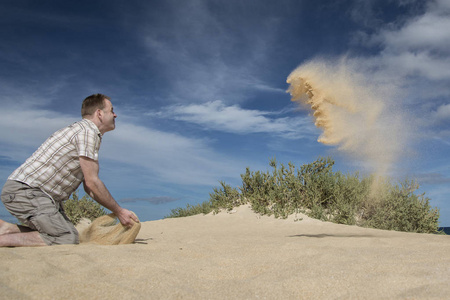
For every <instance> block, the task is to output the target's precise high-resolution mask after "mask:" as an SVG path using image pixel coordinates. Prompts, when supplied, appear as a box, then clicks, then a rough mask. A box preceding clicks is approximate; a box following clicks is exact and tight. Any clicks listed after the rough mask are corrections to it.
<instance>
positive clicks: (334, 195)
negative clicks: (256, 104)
mask: <svg viewBox="0 0 450 300" xmlns="http://www.w3.org/2000/svg"><path fill="white" fill-rule="evenodd" d="M333 165H334V161H333V160H332V159H331V158H319V159H317V160H316V161H315V162H313V163H310V164H306V165H303V166H301V168H300V169H297V168H295V166H294V165H293V164H292V163H289V164H288V166H287V167H286V166H284V165H283V164H280V166H278V164H277V162H276V160H275V159H272V160H271V161H270V166H271V167H272V172H268V171H267V172H261V171H256V172H252V171H250V169H249V168H247V169H246V171H245V173H244V174H241V179H242V186H241V187H239V190H238V189H236V188H232V187H230V186H229V185H227V184H225V183H224V182H220V184H221V188H219V189H218V188H214V189H213V193H210V200H209V201H206V202H203V203H202V204H199V205H196V206H190V205H188V206H187V208H186V209H181V208H178V209H175V210H172V214H171V215H170V216H168V217H181V216H187V215H193V214H199V213H204V214H206V213H209V212H211V211H214V212H218V211H219V210H220V209H228V210H230V209H232V208H233V207H235V206H238V205H241V204H246V203H249V204H251V206H252V209H253V210H254V211H255V212H257V213H259V214H263V215H272V214H273V215H274V216H275V217H281V218H286V217H287V216H288V215H290V214H293V213H296V212H298V211H303V212H305V213H306V214H307V215H309V216H310V217H312V218H316V219H320V220H326V221H331V222H335V223H339V224H348V225H359V226H365V227H372V228H379V229H389V230H399V231H413V232H427V233H435V232H437V230H438V219H439V210H438V209H437V208H431V206H430V205H429V199H428V198H425V197H424V195H416V194H414V191H415V190H417V188H418V186H417V184H416V183H414V182H407V181H406V182H405V183H403V184H401V185H400V186H399V185H394V184H391V183H390V182H389V181H383V180H381V179H379V178H376V177H374V176H371V177H365V178H360V177H359V174H358V173H355V174H347V175H344V174H342V173H340V172H333V170H332V167H333ZM375 187H376V188H375Z"/></svg>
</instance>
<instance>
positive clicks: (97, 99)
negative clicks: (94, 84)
mask: <svg viewBox="0 0 450 300" xmlns="http://www.w3.org/2000/svg"><path fill="white" fill-rule="evenodd" d="M105 99H108V100H111V98H110V97H108V96H106V95H103V94H94V95H90V96H89V97H87V98H86V99H84V100H83V104H81V117H83V118H84V117H86V116H91V115H92V114H94V113H95V111H96V110H97V109H103V108H105Z"/></svg>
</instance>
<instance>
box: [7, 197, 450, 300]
mask: <svg viewBox="0 0 450 300" xmlns="http://www.w3.org/2000/svg"><path fill="white" fill-rule="evenodd" d="M299 217H301V216H297V218H299ZM302 217H303V220H301V221H294V219H295V217H294V216H293V217H291V218H289V219H287V220H280V219H275V218H273V217H266V216H263V217H261V216H258V215H256V214H255V213H253V212H252V211H251V210H250V209H249V208H248V207H247V206H241V207H239V208H237V209H236V212H235V213H233V214H229V213H226V212H223V213H220V214H218V215H207V216H203V215H198V216H193V217H187V218H179V219H166V220H158V221H151V222H143V223H142V227H141V231H140V233H139V235H138V237H137V240H136V243H135V244H131V245H115V246H101V245H76V246H73V245H72V246H53V247H42V248H1V249H0V298H1V299H383V298H384V299H445V298H448V297H449V295H450V287H449V286H448V279H449V278H450V237H449V236H439V235H430V234H414V233H400V232H392V231H383V230H374V229H365V228H359V227H355V226H345V225H337V224H332V223H328V222H321V221H317V220H313V219H309V218H307V217H305V216H302Z"/></svg>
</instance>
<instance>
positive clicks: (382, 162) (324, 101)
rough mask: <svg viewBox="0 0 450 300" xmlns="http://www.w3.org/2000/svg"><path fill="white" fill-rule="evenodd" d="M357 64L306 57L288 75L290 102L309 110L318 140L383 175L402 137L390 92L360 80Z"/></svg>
mask: <svg viewBox="0 0 450 300" xmlns="http://www.w3.org/2000/svg"><path fill="white" fill-rule="evenodd" d="M355 69H356V68H354V67H353V66H351V64H350V63H348V62H346V61H345V60H342V61H340V62H338V63H330V62H326V61H318V60H316V61H310V62H308V63H305V64H303V65H300V66H299V67H298V68H297V69H295V70H294V71H293V72H292V73H291V74H290V75H289V77H288V78H287V83H289V84H290V87H289V89H288V92H289V93H290V94H291V96H292V101H296V102H299V103H300V104H302V105H304V106H307V107H308V108H310V109H312V112H313V117H314V120H315V126H316V127H318V128H320V129H321V130H322V131H323V133H322V134H321V136H320V137H319V139H318V141H319V142H320V143H323V144H326V145H336V146H338V149H339V150H340V151H342V152H344V153H345V154H347V155H349V156H350V158H351V159H352V160H354V159H356V160H359V161H361V162H363V164H364V167H365V168H366V169H368V170H369V171H370V172H371V173H375V174H376V175H378V176H377V177H384V176H386V175H387V174H388V173H389V171H391V167H392V165H393V163H394V162H395V161H396V160H397V159H398V158H399V155H400V153H401V152H402V150H403V148H404V145H405V142H406V136H407V134H406V132H405V131H404V129H403V128H402V127H403V126H402V125H401V124H402V119H401V115H400V113H399V110H398V109H397V108H396V106H395V105H392V103H390V100H392V99H391V96H392V94H390V91H388V90H387V89H386V87H383V88H380V87H379V86H376V85H375V84H374V83H372V82H369V81H368V80H366V79H365V77H364V76H363V75H362V74H358V73H357V72H356V71H355Z"/></svg>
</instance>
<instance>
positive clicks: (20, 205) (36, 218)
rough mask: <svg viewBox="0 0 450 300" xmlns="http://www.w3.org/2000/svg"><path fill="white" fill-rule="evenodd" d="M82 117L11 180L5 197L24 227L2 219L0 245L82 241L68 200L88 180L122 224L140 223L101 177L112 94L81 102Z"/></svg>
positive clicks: (88, 188)
mask: <svg viewBox="0 0 450 300" xmlns="http://www.w3.org/2000/svg"><path fill="white" fill-rule="evenodd" d="M81 116H82V118H83V119H82V120H81V121H79V122H76V123H74V124H72V125H69V126H67V127H65V128H63V129H61V130H59V131H57V132H55V133H54V134H53V135H51V136H50V137H49V138H48V139H47V140H46V141H45V142H44V143H43V144H42V145H41V146H40V147H39V148H38V150H36V152H34V153H33V155H32V156H31V157H29V158H28V159H27V160H26V161H25V163H24V164H22V165H21V166H20V167H19V168H18V169H16V170H15V171H14V172H13V173H12V174H11V175H10V176H9V177H8V180H7V181H6V183H5V185H4V187H3V190H2V194H1V199H2V202H3V204H4V205H5V207H6V208H7V209H8V211H9V212H10V213H11V214H12V215H13V216H15V217H16V218H17V219H18V220H19V221H20V222H21V223H22V224H23V226H22V225H15V224H11V223H8V222H5V221H3V220H0V246H45V245H58V244H78V243H79V239H78V232H77V230H76V229H75V227H74V225H73V224H72V223H71V222H70V221H69V219H68V218H67V216H66V215H65V213H64V210H63V206H62V201H64V200H66V199H68V198H69V196H70V195H71V194H72V193H73V192H74V191H75V190H76V189H77V188H78V187H79V185H80V184H81V182H83V186H84V190H85V191H86V193H87V194H89V195H90V196H91V197H92V198H93V199H95V200H96V201H97V202H98V203H100V204H101V205H103V206H104V207H106V208H107V209H109V210H110V211H111V212H113V213H114V214H115V215H116V216H117V218H118V219H119V221H120V223H122V225H124V226H131V225H133V222H139V220H138V219H137V217H136V216H135V215H134V214H133V213H132V212H131V211H129V210H127V209H124V208H122V207H120V206H119V204H118V203H117V202H116V201H115V200H114V198H113V197H112V196H111V194H110V193H109V191H108V189H107V188H106V186H105V185H104V184H103V182H102V181H101V180H100V178H99V177H98V172H99V165H98V151H99V149H100V143H101V139H102V136H103V134H104V133H105V132H108V131H111V130H114V128H115V118H116V117H117V115H116V114H115V113H114V110H113V106H112V104H111V101H110V98H109V97H107V96H105V95H102V94H95V95H91V96H89V97H87V98H86V99H85V100H84V101H83V104H82V106H81Z"/></svg>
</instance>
